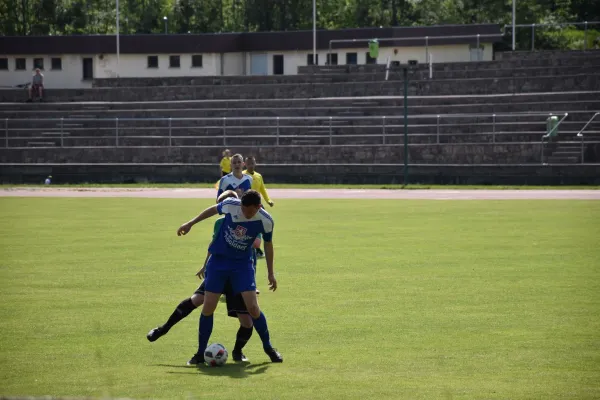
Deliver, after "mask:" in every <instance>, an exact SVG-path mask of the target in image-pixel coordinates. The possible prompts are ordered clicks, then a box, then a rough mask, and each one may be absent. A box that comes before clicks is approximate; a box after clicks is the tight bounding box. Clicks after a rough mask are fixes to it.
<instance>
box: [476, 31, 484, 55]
mask: <svg viewBox="0 0 600 400" xmlns="http://www.w3.org/2000/svg"><path fill="white" fill-rule="evenodd" d="M477 61H483V54H482V55H481V57H479V33H478V34H477Z"/></svg>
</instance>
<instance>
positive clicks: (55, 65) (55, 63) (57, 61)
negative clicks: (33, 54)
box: [52, 57, 62, 69]
mask: <svg viewBox="0 0 600 400" xmlns="http://www.w3.org/2000/svg"><path fill="white" fill-rule="evenodd" d="M52 69H62V58H59V57H52Z"/></svg>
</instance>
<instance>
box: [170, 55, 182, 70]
mask: <svg viewBox="0 0 600 400" xmlns="http://www.w3.org/2000/svg"><path fill="white" fill-rule="evenodd" d="M179 61H180V60H179V56H169V68H179V67H180V66H181V65H180V64H179Z"/></svg>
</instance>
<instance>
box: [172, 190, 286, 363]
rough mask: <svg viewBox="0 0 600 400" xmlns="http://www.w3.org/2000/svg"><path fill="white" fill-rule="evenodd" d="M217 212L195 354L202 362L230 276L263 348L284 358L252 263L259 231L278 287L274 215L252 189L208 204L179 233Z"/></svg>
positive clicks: (273, 358) (273, 286)
mask: <svg viewBox="0 0 600 400" xmlns="http://www.w3.org/2000/svg"><path fill="white" fill-rule="evenodd" d="M216 214H224V215H225V219H224V221H223V225H222V226H221V229H220V230H219V233H218V235H217V237H216V239H215V240H214V241H213V242H212V243H211V245H210V248H209V252H210V254H211V256H210V258H209V260H208V263H207V264H206V280H205V290H206V291H205V294H204V304H203V306H202V314H200V325H199V330H200V334H199V337H198V351H197V353H196V354H195V356H194V358H196V359H199V360H198V361H200V362H203V360H204V357H203V354H204V351H205V350H206V346H207V344H208V340H209V339H210V335H211V333H212V329H213V313H214V311H215V309H216V308H217V304H218V301H219V297H220V295H221V293H223V290H224V287H225V283H226V282H227V280H231V285H232V287H233V292H234V293H241V294H242V297H243V299H244V303H245V304H246V308H247V309H248V312H249V313H250V316H251V317H252V322H253V324H254V329H255V330H256V332H257V333H258V335H259V336H260V339H261V341H262V343H263V350H264V351H265V353H266V354H267V355H268V356H269V358H270V359H271V361H272V362H283V358H282V357H281V354H280V353H279V352H278V351H277V350H276V349H274V348H273V346H272V345H271V339H270V335H269V328H268V325H267V319H266V318H265V315H264V314H263V313H262V311H261V310H260V307H259V306H258V300H257V297H256V290H255V289H256V279H255V276H254V268H253V265H252V261H251V257H252V243H253V242H254V239H256V236H257V235H258V234H259V233H262V235H263V238H264V241H265V253H266V260H267V270H268V280H269V289H270V290H273V291H275V290H277V280H276V279H275V272H274V269H273V255H274V254H273V241H272V239H273V219H272V218H271V216H270V215H269V213H268V212H266V211H265V210H264V209H263V208H262V206H261V199H260V194H259V193H258V192H257V191H255V190H249V191H247V192H246V193H244V195H243V196H242V199H241V200H239V199H226V200H225V201H223V202H221V203H219V204H217V205H215V206H212V207H209V208H207V209H206V210H204V211H202V212H201V213H200V214H199V215H198V216H197V217H196V218H194V219H192V220H190V221H189V222H186V223H185V224H183V225H181V226H180V227H179V229H178V230H177V235H178V236H181V235H186V234H187V233H188V232H189V231H190V230H191V229H192V227H193V226H194V225H195V224H197V223H198V222H201V221H204V220H205V219H207V218H210V217H212V216H214V215H216Z"/></svg>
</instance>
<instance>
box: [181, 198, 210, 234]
mask: <svg viewBox="0 0 600 400" xmlns="http://www.w3.org/2000/svg"><path fill="white" fill-rule="evenodd" d="M218 213H219V211H218V210H217V206H216V205H214V206H212V207H208V208H207V209H206V210H204V211H202V212H201V213H200V215H198V216H197V217H196V218H194V219H193V220H191V221H188V222H186V223H185V224H183V225H181V226H180V227H179V229H177V236H181V235H185V234H187V233H188V232H189V231H190V229H192V226H194V225H196V224H197V223H198V222H200V221H204V220H205V219H207V218H210V217H212V216H214V215H217V214H218Z"/></svg>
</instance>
